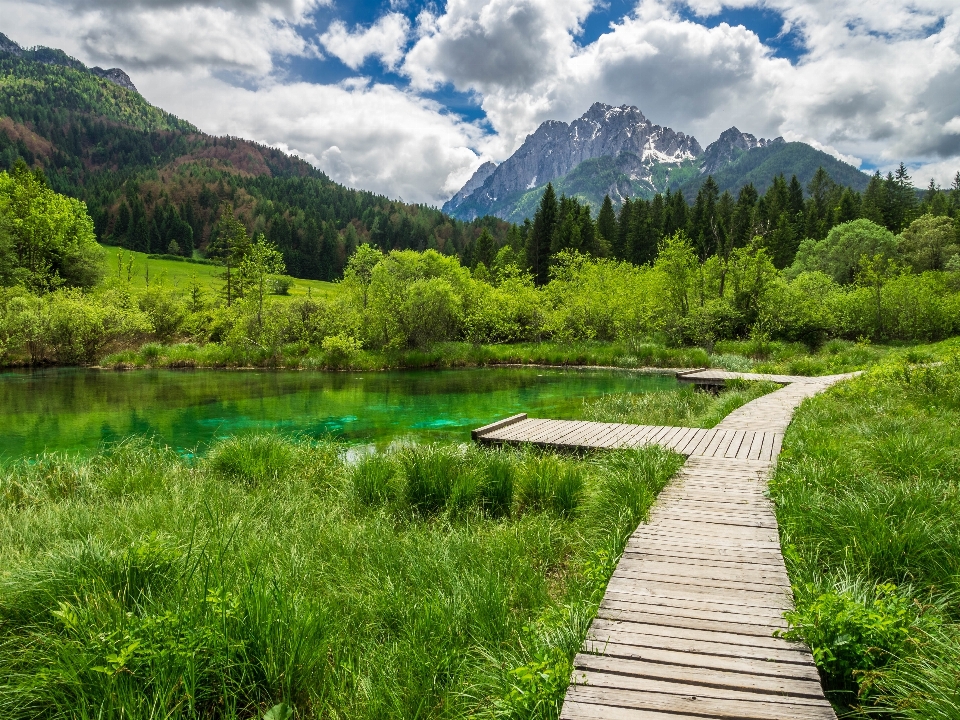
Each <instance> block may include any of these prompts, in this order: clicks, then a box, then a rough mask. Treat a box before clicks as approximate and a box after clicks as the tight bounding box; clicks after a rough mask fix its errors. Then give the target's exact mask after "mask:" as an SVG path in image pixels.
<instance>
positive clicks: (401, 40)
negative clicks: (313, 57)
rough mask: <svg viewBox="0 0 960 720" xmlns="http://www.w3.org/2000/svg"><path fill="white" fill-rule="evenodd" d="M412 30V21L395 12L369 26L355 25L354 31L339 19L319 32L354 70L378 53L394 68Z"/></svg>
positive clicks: (326, 45)
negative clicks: (321, 32) (358, 26)
mask: <svg viewBox="0 0 960 720" xmlns="http://www.w3.org/2000/svg"><path fill="white" fill-rule="evenodd" d="M409 32H410V21H409V20H407V18H406V16H405V15H402V14H400V13H396V12H392V13H387V14H386V15H384V16H383V17H381V18H380V19H379V20H377V22H375V23H374V24H373V25H371V26H370V27H368V28H355V29H354V30H353V31H350V30H349V29H348V28H347V26H346V25H345V24H344V23H342V22H340V21H339V20H336V21H334V22H333V23H331V24H330V27H329V28H328V29H327V31H326V32H325V33H323V35H321V36H320V44H321V45H323V47H324V49H325V50H326V51H327V52H328V53H330V54H331V55H334V56H335V57H337V58H339V59H340V60H341V61H342V62H343V64H344V65H346V66H347V67H349V68H351V69H353V70H357V69H358V68H359V67H360V66H361V65H363V63H364V62H366V60H367V58H369V57H379V58H380V60H381V61H382V62H383V64H384V65H385V66H387V67H388V68H394V67H396V65H397V63H398V62H400V60H402V59H403V48H404V45H405V44H406V42H407V35H408V34H409Z"/></svg>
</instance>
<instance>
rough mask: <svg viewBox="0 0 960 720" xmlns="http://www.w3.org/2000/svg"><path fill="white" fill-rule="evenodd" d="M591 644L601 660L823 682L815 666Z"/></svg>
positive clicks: (640, 647) (618, 645)
mask: <svg viewBox="0 0 960 720" xmlns="http://www.w3.org/2000/svg"><path fill="white" fill-rule="evenodd" d="M591 645H592V651H593V652H589V651H588V654H595V655H599V656H602V657H609V658H617V657H620V658H625V659H627V660H638V661H644V662H655V663H663V664H667V665H680V666H684V667H692V668H705V669H709V670H724V671H726V672H736V673H746V674H750V675H770V676H773V677H783V678H791V679H794V680H807V681H812V682H816V683H819V682H820V675H819V674H818V673H817V666H816V665H814V664H813V663H810V664H807V663H785V662H778V661H776V660H766V659H763V660H761V659H757V658H745V657H739V656H735V657H730V656H724V655H709V654H706V653H698V652H696V650H694V651H693V652H682V651H677V650H672V649H670V648H648V647H642V646H637V645H623V644H620V643H617V642H597V641H592V642H591Z"/></svg>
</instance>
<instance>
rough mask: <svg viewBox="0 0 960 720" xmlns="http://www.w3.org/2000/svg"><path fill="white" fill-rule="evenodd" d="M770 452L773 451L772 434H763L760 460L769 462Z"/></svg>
mask: <svg viewBox="0 0 960 720" xmlns="http://www.w3.org/2000/svg"><path fill="white" fill-rule="evenodd" d="M772 450H773V433H772V432H765V433H764V434H763V445H762V446H761V448H760V459H761V460H770V459H771V451H772Z"/></svg>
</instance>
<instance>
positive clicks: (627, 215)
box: [611, 198, 633, 260]
mask: <svg viewBox="0 0 960 720" xmlns="http://www.w3.org/2000/svg"><path fill="white" fill-rule="evenodd" d="M632 222H633V202H632V201H631V200H630V198H624V200H623V205H621V206H620V214H619V215H618V217H617V236H616V238H615V239H613V240H611V245H612V247H611V250H612V251H613V256H614V257H615V258H616V259H617V260H626V259H627V258H628V257H630V223H632Z"/></svg>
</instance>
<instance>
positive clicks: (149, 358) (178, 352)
mask: <svg viewBox="0 0 960 720" xmlns="http://www.w3.org/2000/svg"><path fill="white" fill-rule="evenodd" d="M708 362H709V360H708V356H707V353H706V352H705V351H704V350H703V349H701V348H669V347H666V346H664V345H660V344H657V343H653V342H651V343H618V342H590V341H580V342H565V343H560V342H540V343H516V344H510V345H506V344H505V345H477V344H473V343H464V342H447V343H437V344H436V345H434V346H432V347H431V348H430V349H427V350H403V351H393V352H390V351H380V352H378V351H370V350H363V349H361V348H360V347H358V346H356V345H353V344H350V343H346V342H344V343H337V342H330V343H324V344H323V345H321V346H320V347H317V346H311V345H300V344H290V345H285V346H283V347H282V348H281V349H280V352H279V353H267V352H265V351H262V350H261V349H259V348H256V347H249V346H248V347H244V348H235V347H231V346H228V345H222V344H217V343H208V344H206V345H197V344H193V343H181V344H176V345H161V344H159V343H149V344H147V345H144V346H142V347H141V348H140V349H139V350H135V351H125V352H119V353H114V354H112V355H108V356H107V357H105V358H104V359H103V360H102V362H101V363H100V365H101V366H102V367H108V368H119V369H132V368H147V367H151V368H185V367H190V368H194V367H195V368H229V367H269V368H287V369H297V370H386V369H402V368H409V369H416V368H451V367H476V366H483V365H586V366H607V367H622V368H641V367H659V368H690V367H706V366H707V364H708Z"/></svg>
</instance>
